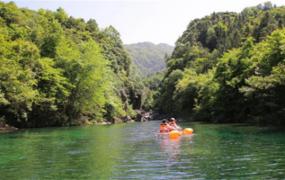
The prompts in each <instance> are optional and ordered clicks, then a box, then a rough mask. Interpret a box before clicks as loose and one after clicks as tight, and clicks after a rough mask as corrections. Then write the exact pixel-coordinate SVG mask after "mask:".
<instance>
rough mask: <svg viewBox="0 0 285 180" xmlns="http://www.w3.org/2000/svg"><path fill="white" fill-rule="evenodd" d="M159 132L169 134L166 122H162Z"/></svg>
mask: <svg viewBox="0 0 285 180" xmlns="http://www.w3.org/2000/svg"><path fill="white" fill-rule="evenodd" d="M159 132H160V133H168V132H169V129H168V127H167V123H166V121H162V122H161V124H160V128H159Z"/></svg>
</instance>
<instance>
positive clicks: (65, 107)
mask: <svg viewBox="0 0 285 180" xmlns="http://www.w3.org/2000/svg"><path fill="white" fill-rule="evenodd" d="M0 24H1V26H0V44H1V46H0V118H1V119H5V121H6V123H8V124H11V125H14V126H17V127H42V126H58V125H67V124H74V123H75V122H76V120H78V119H82V118H85V119H86V118H87V119H94V120H98V121H99V120H102V119H108V120H114V119H116V117H117V118H122V117H124V116H126V115H134V111H133V108H140V106H141V97H142V91H141V86H142V83H137V80H136V79H135V77H132V72H131V71H132V69H131V60H130V58H129V56H128V54H127V52H126V51H125V49H124V47H123V43H122V41H121V39H120V35H119V33H118V32H117V31H116V30H115V29H114V28H113V27H108V28H106V29H103V30H102V31H101V30H99V28H98V25H97V23H96V21H95V20H93V19H90V20H89V21H87V22H85V21H84V20H83V19H76V18H73V17H69V16H68V15H67V14H66V13H65V12H64V10H63V9H61V8H59V9H58V10H57V11H55V12H52V11H48V10H39V11H32V10H29V9H24V8H18V7H17V6H16V5H15V4H14V3H7V4H5V3H2V2H0Z"/></svg>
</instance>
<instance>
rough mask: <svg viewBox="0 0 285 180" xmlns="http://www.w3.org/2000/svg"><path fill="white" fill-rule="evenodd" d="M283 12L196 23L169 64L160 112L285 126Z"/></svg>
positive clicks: (262, 8) (265, 10)
mask: <svg viewBox="0 0 285 180" xmlns="http://www.w3.org/2000/svg"><path fill="white" fill-rule="evenodd" d="M283 27H285V7H275V6H273V5H272V4H271V3H265V4H264V5H259V6H257V7H252V8H246V9H245V10H243V11H242V12H241V13H239V14H237V13H214V14H212V15H211V16H206V17H204V18H202V19H196V20H194V21H192V22H191V23H190V24H189V26H188V28H187V30H186V31H185V32H184V33H183V35H182V36H181V37H180V38H179V39H178V41H177V42H176V47H175V50H174V52H173V54H172V56H171V57H170V58H169V59H168V60H167V72H166V75H165V77H164V80H163V83H162V84H163V85H162V86H161V87H160V96H159V98H158V99H157V101H156V104H157V107H158V109H159V110H160V112H164V113H169V112H171V113H176V114H184V115H185V114H187V115H189V114H191V115H192V117H193V118H194V119H199V120H204V121H212V122H245V121H253V122H262V123H272V124H281V123H282V124H285V122H284V119H285V116H284V114H285V111H284V109H285V104H284V102H285V89H284V88H285V81H284V78H285V72H284V67H285V64H284V63H285V61H284V59H285V51H284V50H285V49H284V47H285V29H283Z"/></svg>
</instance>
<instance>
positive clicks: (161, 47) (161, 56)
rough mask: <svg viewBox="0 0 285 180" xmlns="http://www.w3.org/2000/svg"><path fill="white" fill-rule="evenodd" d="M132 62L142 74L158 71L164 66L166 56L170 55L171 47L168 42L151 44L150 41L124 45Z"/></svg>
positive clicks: (146, 74)
mask: <svg viewBox="0 0 285 180" xmlns="http://www.w3.org/2000/svg"><path fill="white" fill-rule="evenodd" d="M125 47H126V49H127V50H128V52H129V53H130V55H131V58H132V59H133V62H134V64H135V65H136V67H137V69H138V70H139V74H140V75H142V76H144V77H145V76H148V75H152V74H154V73H156V72H160V71H162V70H163V69H165V67H166V63H165V59H166V56H168V55H170V54H171V53H172V51H173V47H172V46H170V45H168V44H157V45H156V44H153V43H150V42H143V43H136V44H129V45H125Z"/></svg>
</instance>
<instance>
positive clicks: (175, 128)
mask: <svg viewBox="0 0 285 180" xmlns="http://www.w3.org/2000/svg"><path fill="white" fill-rule="evenodd" d="M168 124H169V126H171V127H172V128H173V129H174V130H178V131H180V130H182V128H181V127H180V126H178V125H177V124H176V119H175V118H170V119H169V120H168Z"/></svg>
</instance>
